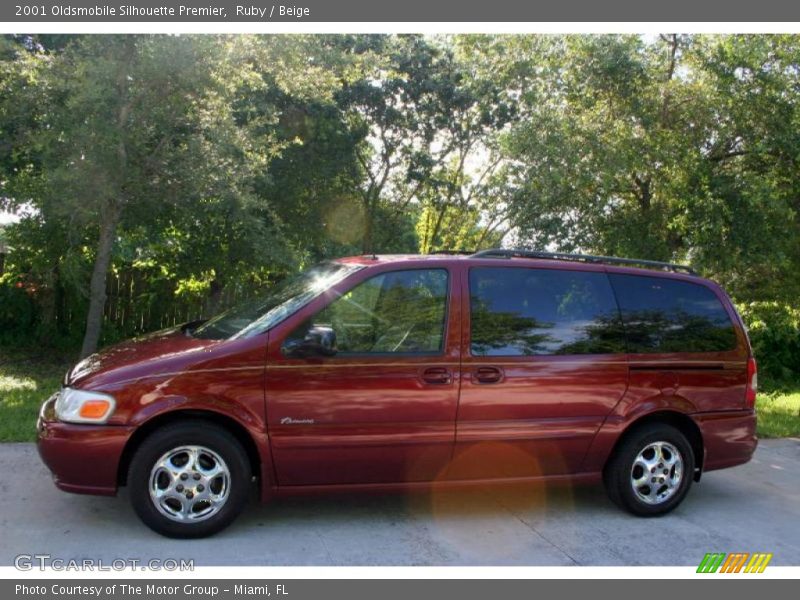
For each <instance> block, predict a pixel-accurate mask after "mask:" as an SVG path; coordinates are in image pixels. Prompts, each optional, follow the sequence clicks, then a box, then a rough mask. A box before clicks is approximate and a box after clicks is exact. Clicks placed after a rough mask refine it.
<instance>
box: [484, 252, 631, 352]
mask: <svg viewBox="0 0 800 600" xmlns="http://www.w3.org/2000/svg"><path fill="white" fill-rule="evenodd" d="M469 287H470V306H471V318H470V322H471V327H470V329H471V331H470V334H471V346H470V347H471V351H472V354H473V355H476V356H529V355H538V354H608V353H618V352H625V342H624V336H623V332H622V324H621V321H620V317H619V310H618V308H617V305H616V302H615V300H614V294H613V292H612V289H611V285H610V284H609V282H608V278H607V277H606V275H605V273H594V272H586V271H558V270H552V269H527V268H515V267H501V268H493V267H486V268H484V267H481V268H474V269H471V270H470V276H469Z"/></svg>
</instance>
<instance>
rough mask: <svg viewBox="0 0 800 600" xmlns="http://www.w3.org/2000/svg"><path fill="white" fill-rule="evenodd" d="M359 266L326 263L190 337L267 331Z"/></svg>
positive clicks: (221, 316)
mask: <svg viewBox="0 0 800 600" xmlns="http://www.w3.org/2000/svg"><path fill="white" fill-rule="evenodd" d="M362 268H363V267H362V266H360V265H350V264H344V263H336V262H327V263H322V264H319V265H317V266H315V267H312V268H310V269H308V270H307V271H304V272H303V273H300V274H299V275H295V276H294V277H290V278H288V279H285V280H283V281H281V282H280V283H278V284H277V285H274V286H271V287H270V288H269V290H268V292H267V293H266V294H265V295H263V296H259V297H258V298H255V299H252V300H250V301H248V302H245V303H244V304H240V305H238V306H235V307H233V308H231V309H229V310H227V311H225V312H223V313H222V314H219V315H217V316H216V317H214V318H213V319H210V320H209V321H207V322H206V323H204V324H203V325H201V326H200V327H198V328H197V329H196V330H194V332H193V335H194V336H195V337H198V338H204V339H215V340H222V339H229V338H244V337H250V336H253V335H257V334H259V333H262V332H264V331H267V330H268V329H270V328H271V327H273V326H274V325H276V324H278V323H280V322H281V321H282V320H283V319H285V318H286V317H288V316H289V315H291V314H293V313H295V312H297V311H298V310H299V309H300V308H302V307H303V306H305V305H306V304H308V303H309V302H311V301H312V300H313V299H314V298H316V297H317V296H319V295H320V294H321V293H323V292H324V291H325V290H327V289H328V288H330V287H331V286H333V285H335V284H336V283H338V282H340V281H341V280H343V279H344V278H345V277H347V276H348V275H350V274H351V273H354V272H355V271H358V270H359V269H362Z"/></svg>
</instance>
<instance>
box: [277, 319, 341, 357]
mask: <svg viewBox="0 0 800 600" xmlns="http://www.w3.org/2000/svg"><path fill="white" fill-rule="evenodd" d="M282 351H283V354H284V355H286V356H289V357H292V358H305V357H308V356H333V355H335V354H336V352H337V348H336V333H335V332H334V331H333V328H331V327H328V326H327V325H314V326H313V327H312V328H311V329H309V330H308V333H306V336H305V337H304V338H303V339H302V340H292V341H290V342H286V343H285V344H284V345H283V348H282Z"/></svg>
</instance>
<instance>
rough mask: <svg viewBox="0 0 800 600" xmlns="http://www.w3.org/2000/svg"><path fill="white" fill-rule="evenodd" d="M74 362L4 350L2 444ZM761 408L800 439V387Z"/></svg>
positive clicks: (766, 420)
mask: <svg viewBox="0 0 800 600" xmlns="http://www.w3.org/2000/svg"><path fill="white" fill-rule="evenodd" d="M72 362H73V361H72V360H70V359H67V358H64V357H58V356H49V357H42V356H33V355H25V354H9V353H8V352H7V351H4V350H0V442H30V441H33V440H34V439H35V437H36V417H37V416H38V412H39V407H40V406H41V404H42V402H44V401H45V400H46V399H47V398H48V396H50V394H52V393H53V392H55V391H56V390H57V389H58V388H59V386H60V385H61V380H62V379H63V377H64V373H66V371H67V369H68V368H69V367H70V366H71V364H72ZM757 406H758V435H759V436H760V437H763V438H775V437H800V385H798V386H797V387H796V388H795V389H794V390H790V391H779V392H777V391H776V392H762V393H759V395H758V404H757Z"/></svg>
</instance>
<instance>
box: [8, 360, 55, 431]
mask: <svg viewBox="0 0 800 600" xmlns="http://www.w3.org/2000/svg"><path fill="white" fill-rule="evenodd" d="M69 365H70V361H68V360H65V359H63V358H60V357H48V358H42V357H41V356H32V355H26V354H17V353H8V352H7V351H1V350H0V442H32V441H33V440H34V439H36V418H37V416H38V414H39V407H40V406H41V404H42V402H44V401H45V400H46V399H47V398H48V397H49V396H50V394H52V393H53V392H55V391H56V390H57V389H58V388H59V387H60V385H61V380H62V379H63V378H64V373H66V371H67V369H68V368H69Z"/></svg>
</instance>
